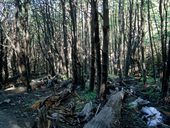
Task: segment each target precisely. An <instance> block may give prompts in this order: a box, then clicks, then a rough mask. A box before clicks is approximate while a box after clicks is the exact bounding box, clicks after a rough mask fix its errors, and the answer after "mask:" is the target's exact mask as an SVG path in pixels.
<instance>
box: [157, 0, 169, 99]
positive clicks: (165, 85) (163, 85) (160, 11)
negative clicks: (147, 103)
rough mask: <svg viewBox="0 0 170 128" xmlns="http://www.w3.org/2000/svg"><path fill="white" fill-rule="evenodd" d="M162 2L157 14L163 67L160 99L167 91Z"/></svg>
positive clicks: (161, 1) (161, 0)
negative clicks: (159, 25) (158, 16)
mask: <svg viewBox="0 0 170 128" xmlns="http://www.w3.org/2000/svg"><path fill="white" fill-rule="evenodd" d="M162 7H163V0H160V1H159V14H160V19H161V50H162V65H163V67H162V68H163V79H162V97H165V96H166V95H167V90H168V83H167V81H168V80H167V74H166V67H167V60H166V59H167V55H166V51H167V49H166V42H165V35H164V18H163V8H162Z"/></svg>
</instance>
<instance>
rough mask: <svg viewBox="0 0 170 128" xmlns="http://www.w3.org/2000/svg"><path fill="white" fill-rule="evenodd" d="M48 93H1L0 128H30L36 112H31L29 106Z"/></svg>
mask: <svg viewBox="0 0 170 128" xmlns="http://www.w3.org/2000/svg"><path fill="white" fill-rule="evenodd" d="M50 93H51V92H50V90H48V89H40V90H38V91H33V92H31V93H27V92H20V93H16V92H15V91H10V92H8V91H7V92H5V91H1V92H0V128H31V127H32V125H33V123H34V120H35V117H36V111H33V110H31V105H32V104H33V103H34V102H35V101H37V100H40V99H41V98H42V97H46V96H48V95H49V94H50Z"/></svg>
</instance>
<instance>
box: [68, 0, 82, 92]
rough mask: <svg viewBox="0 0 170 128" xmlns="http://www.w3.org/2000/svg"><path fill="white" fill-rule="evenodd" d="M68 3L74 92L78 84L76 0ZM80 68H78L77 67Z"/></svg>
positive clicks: (70, 0)
mask: <svg viewBox="0 0 170 128" xmlns="http://www.w3.org/2000/svg"><path fill="white" fill-rule="evenodd" d="M69 3H70V15H71V23H72V51H71V57H72V71H73V89H72V91H74V90H75V88H76V85H77V84H78V82H79V81H78V80H80V79H79V77H78V70H79V69H78V60H77V20H76V19H77V16H76V12H77V11H76V10H77V9H76V6H77V0H74V1H72V0H69ZM79 68H80V67H79Z"/></svg>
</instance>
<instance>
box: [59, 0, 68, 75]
mask: <svg viewBox="0 0 170 128" xmlns="http://www.w3.org/2000/svg"><path fill="white" fill-rule="evenodd" d="M61 2H62V10H63V35H64V57H65V66H66V76H67V78H68V77H69V75H68V51H67V47H68V44H67V27H66V26H67V24H66V12H65V0H61Z"/></svg>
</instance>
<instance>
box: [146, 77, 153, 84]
mask: <svg viewBox="0 0 170 128" xmlns="http://www.w3.org/2000/svg"><path fill="white" fill-rule="evenodd" d="M146 83H147V84H154V83H155V80H154V78H153V77H151V76H148V77H147V81H146Z"/></svg>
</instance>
